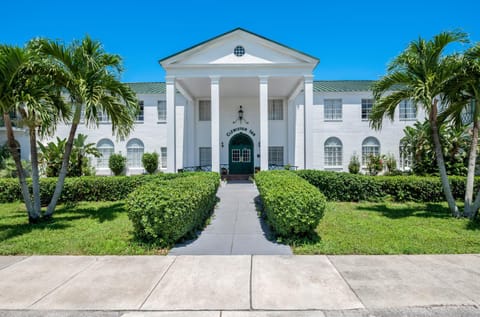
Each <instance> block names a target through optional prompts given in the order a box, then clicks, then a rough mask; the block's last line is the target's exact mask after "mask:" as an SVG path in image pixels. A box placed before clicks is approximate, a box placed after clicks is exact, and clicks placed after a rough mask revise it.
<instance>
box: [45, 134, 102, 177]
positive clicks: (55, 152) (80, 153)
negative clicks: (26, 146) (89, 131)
mask: <svg viewBox="0 0 480 317" xmlns="http://www.w3.org/2000/svg"><path fill="white" fill-rule="evenodd" d="M86 139H87V136H86V135H84V134H81V133H80V134H79V135H78V136H77V137H76V138H75V139H74V140H73V149H72V155H71V156H70V162H69V165H68V173H67V176H70V177H78V176H83V175H86V174H85V173H89V167H90V166H89V160H88V156H89V155H90V156H94V157H99V156H100V152H99V151H98V150H97V148H96V147H95V143H86V142H85V141H86ZM66 143H67V139H60V138H59V137H57V141H56V142H49V143H47V144H46V145H44V144H42V143H40V142H38V147H39V148H40V154H41V155H40V161H41V162H42V164H43V166H44V167H45V175H46V176H47V177H58V176H59V174H60V169H61V168H62V162H63V154H64V153H65V145H66Z"/></svg>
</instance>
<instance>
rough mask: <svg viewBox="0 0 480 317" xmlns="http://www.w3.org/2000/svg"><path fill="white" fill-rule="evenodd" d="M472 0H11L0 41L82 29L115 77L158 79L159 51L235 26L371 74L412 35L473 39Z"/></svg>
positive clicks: (349, 71)
mask: <svg viewBox="0 0 480 317" xmlns="http://www.w3.org/2000/svg"><path fill="white" fill-rule="evenodd" d="M479 3H480V2H478V1H476V0H469V1H467V0H456V1H451V0H450V1H445V0H437V1H421V0H416V1H412V0H404V1H395V2H393V1H336V3H335V1H321V0H318V1H282V0H277V1H266V0H264V1H262V0H256V1H251V0H236V1H208V0H203V1H198V0H196V1H178V0H171V1H162V0H159V1H144V0H137V1H128V2H126V1H125V2H124V1H101V0H97V1H92V0H82V1H65V0H63V1H48V0H44V1H34V0H32V1H25V0H16V1H4V3H2V11H3V13H4V14H2V19H1V20H0V42H2V43H6V44H16V45H23V44H24V43H25V42H26V41H28V40H29V39H31V38H33V37H37V36H44V37H49V38H52V39H60V40H64V41H66V42H69V41H71V40H73V39H81V38H82V37H83V36H84V35H85V34H89V35H90V36H92V37H93V38H94V39H97V40H100V41H101V42H102V43H103V44H104V46H105V49H106V50H107V51H108V52H110V53H116V54H119V55H121V56H122V57H123V59H124V67H125V72H124V73H123V75H122V79H123V80H124V81H128V82H137V81H163V80H164V72H163V70H162V69H161V67H160V66H159V65H158V60H159V59H161V58H163V57H166V56H168V55H171V54H173V53H176V52H178V51H180V50H183V49H185V48H187V47H190V46H192V45H195V44H197V43H199V42H202V41H204V40H206V39H209V38H211V37H214V36H216V35H219V34H221V33H224V32H226V31H229V30H231V29H234V28H236V27H242V28H245V29H247V30H249V31H252V32H254V33H257V34H260V35H262V36H265V37H267V38H270V39H272V40H275V41H277V42H280V43H282V44H285V45H287V46H290V47H292V48H295V49H298V50H300V51H303V52H305V53H308V54H310V55H313V56H316V57H318V58H319V59H320V64H319V65H318V66H317V68H316V70H315V79H318V80H320V79H322V80H337V79H377V78H378V77H379V76H381V75H382V74H384V72H385V67H386V65H387V64H388V62H389V61H390V60H391V59H392V58H393V57H395V56H396V55H397V54H398V53H399V52H401V51H402V50H403V49H404V48H405V47H406V45H407V44H408V42H410V41H411V40H413V39H416V38H418V36H422V37H426V38H429V37H431V36H432V35H434V34H436V33H438V32H441V31H445V30H453V29H461V30H463V31H465V32H467V33H468V34H469V35H470V38H471V40H472V41H474V42H475V41H480V21H479V20H478V17H479V12H480V4H479ZM457 49H461V48H460V47H459V48H457Z"/></svg>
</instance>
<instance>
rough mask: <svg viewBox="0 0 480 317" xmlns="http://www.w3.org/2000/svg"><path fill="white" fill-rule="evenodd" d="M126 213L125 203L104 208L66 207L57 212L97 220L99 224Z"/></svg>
mask: <svg viewBox="0 0 480 317" xmlns="http://www.w3.org/2000/svg"><path fill="white" fill-rule="evenodd" d="M123 212H125V208H124V204H123V203H120V202H118V203H114V204H111V205H108V206H102V207H98V208H96V207H94V208H92V207H78V205H66V206H63V207H62V208H59V209H58V211H57V212H56V213H57V214H62V213H75V214H81V215H83V217H82V218H92V219H96V220H97V221H98V222H99V223H103V222H105V221H112V220H115V218H117V217H118V215H119V214H120V213H123Z"/></svg>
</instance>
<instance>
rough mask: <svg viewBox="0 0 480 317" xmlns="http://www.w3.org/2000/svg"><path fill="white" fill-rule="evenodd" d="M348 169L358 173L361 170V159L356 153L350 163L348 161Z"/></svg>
mask: <svg viewBox="0 0 480 317" xmlns="http://www.w3.org/2000/svg"><path fill="white" fill-rule="evenodd" d="M348 171H349V172H350V173H352V174H358V173H359V172H360V160H359V159H358V155H356V154H354V155H352V157H351V158H350V163H348Z"/></svg>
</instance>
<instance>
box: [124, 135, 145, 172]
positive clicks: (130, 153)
mask: <svg viewBox="0 0 480 317" xmlns="http://www.w3.org/2000/svg"><path fill="white" fill-rule="evenodd" d="M143 150H144V146H143V142H142V141H140V140H139V139H131V140H130V141H128V143H127V166H128V167H142V155H143Z"/></svg>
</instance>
